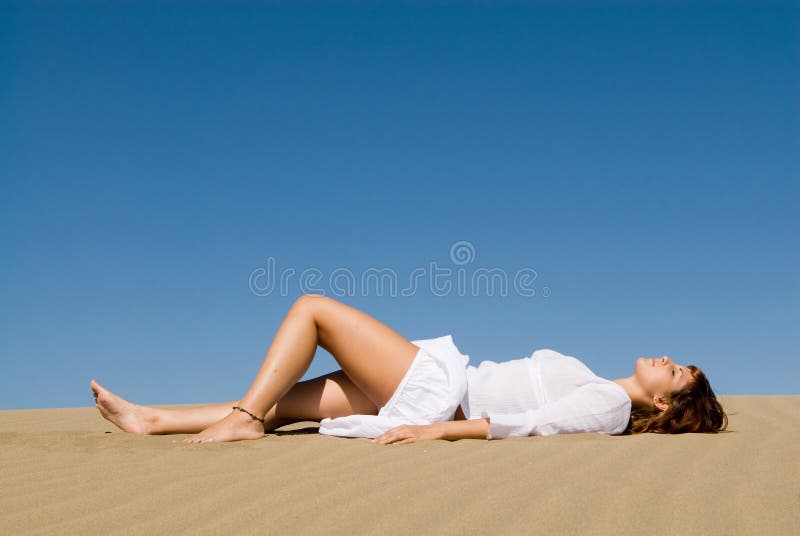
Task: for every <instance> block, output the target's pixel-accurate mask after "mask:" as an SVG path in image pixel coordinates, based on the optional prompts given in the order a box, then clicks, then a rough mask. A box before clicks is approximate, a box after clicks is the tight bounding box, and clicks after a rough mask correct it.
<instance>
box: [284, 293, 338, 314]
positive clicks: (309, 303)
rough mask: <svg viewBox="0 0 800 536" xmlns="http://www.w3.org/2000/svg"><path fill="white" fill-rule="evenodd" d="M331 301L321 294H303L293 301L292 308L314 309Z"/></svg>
mask: <svg viewBox="0 0 800 536" xmlns="http://www.w3.org/2000/svg"><path fill="white" fill-rule="evenodd" d="M329 301H331V298H328V297H327V296H323V295H321V294H303V295H301V296H300V297H298V298H297V299H296V300H295V301H294V305H293V306H292V307H293V308H296V309H304V310H310V311H315V310H317V309H319V307H320V306H321V305H322V304H324V303H326V302H329Z"/></svg>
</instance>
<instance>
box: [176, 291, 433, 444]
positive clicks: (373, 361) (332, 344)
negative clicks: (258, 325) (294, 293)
mask: <svg viewBox="0 0 800 536" xmlns="http://www.w3.org/2000/svg"><path fill="white" fill-rule="evenodd" d="M317 345H320V346H322V347H323V348H325V349H327V350H328V351H330V352H331V354H332V355H333V357H334V358H335V359H336V360H337V361H338V362H339V365H340V366H341V367H342V370H343V371H344V373H346V374H347V376H348V377H349V378H350V379H351V380H352V381H353V383H354V384H355V385H357V386H358V388H359V389H360V390H361V391H363V392H364V394H365V395H367V396H368V397H369V398H370V399H371V400H372V402H373V403H374V404H375V405H376V406H382V405H383V404H385V402H386V401H388V399H389V397H390V396H391V395H392V393H393V392H394V390H395V388H396V387H397V385H398V384H399V383H400V380H401V379H402V377H403V375H404V374H405V372H406V371H407V370H408V367H409V366H410V365H411V362H412V361H413V359H414V356H415V355H416V353H417V351H418V350H419V348H417V347H416V346H415V345H413V344H412V343H411V342H409V341H408V340H407V339H405V338H404V337H402V336H401V335H399V334H398V333H396V332H395V331H393V330H392V329H390V328H389V327H388V326H386V325H384V324H382V323H381V322H379V321H377V320H376V319H375V318H373V317H371V316H369V315H367V314H366V313H363V312H361V311H358V310H357V309H354V308H352V307H349V306H347V305H345V304H343V303H339V302H337V301H335V300H331V299H330V298H325V297H322V296H309V295H306V296H302V297H301V298H300V299H298V300H297V301H296V302H295V304H294V305H293V306H292V308H291V309H290V311H289V313H288V314H287V315H286V319H285V320H284V321H283V323H282V324H281V326H280V328H279V329H278V332H277V334H276V335H275V338H274V339H273V341H272V345H271V346H270V348H269V351H268V352H267V355H266V357H265V358H264V362H263V363H262V365H261V369H260V370H259V371H258V374H257V375H256V378H255V380H254V381H253V384H252V385H251V386H250V389H249V390H248V391H247V393H246V394H245V396H244V397H243V398H242V400H241V402H240V404H239V405H240V406H241V407H243V408H244V409H246V410H248V411H250V412H251V413H254V414H255V415H257V416H262V415H266V413H267V411H268V410H269V408H271V407H272V406H273V405H275V404H276V403H277V402H278V401H279V400H280V399H281V398H282V397H283V396H284V395H285V394H286V393H287V392H288V391H289V390H290V389H291V388H292V387H293V386H294V385H295V384H296V383H297V381H298V380H299V379H300V378H301V377H302V376H303V374H304V373H305V371H306V370H307V369H308V367H309V365H310V364H311V360H312V359H313V357H314V353H315V352H316V348H317ZM263 435H264V428H263V427H262V426H261V423H259V422H258V421H255V420H253V419H252V418H251V417H250V416H249V415H247V414H246V413H243V412H240V411H236V410H232V411H231V412H230V413H229V414H228V415H227V416H226V417H224V418H223V419H222V420H220V421H219V422H217V423H215V424H214V425H212V426H210V427H209V428H207V429H205V430H203V431H202V432H201V433H199V434H197V435H195V436H192V437H190V438H187V439H185V440H184V441H185V442H188V443H203V442H206V441H237V440H240V439H258V438H259V437H263Z"/></svg>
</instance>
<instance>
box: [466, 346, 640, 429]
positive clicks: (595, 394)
mask: <svg viewBox="0 0 800 536" xmlns="http://www.w3.org/2000/svg"><path fill="white" fill-rule="evenodd" d="M461 408H462V411H463V412H464V416H465V417H466V418H467V419H480V418H488V419H489V433H488V434H487V439H502V438H506V437H524V436H529V435H538V436H547V435H552V434H569V433H580V432H598V433H604V434H621V433H622V432H624V431H625V428H627V425H628V420H629V419H630V412H631V399H630V397H629V396H628V393H627V392H626V391H625V389H624V388H623V387H622V386H620V385H618V384H616V383H614V382H612V381H610V380H606V379H604V378H600V377H599V376H597V375H595V374H594V373H593V372H592V371H591V370H589V368H588V367H587V366H586V365H584V364H583V363H581V362H580V361H579V360H577V359H575V358H574V357H570V356H565V355H562V354H560V353H558V352H556V351H553V350H547V349H545V350H537V351H536V352H534V353H533V355H531V356H530V357H524V358H521V359H514V360H512V361H506V362H504V363H496V362H494V361H483V362H481V363H480V365H479V366H477V367H474V366H471V365H470V366H468V367H467V394H466V396H465V397H464V399H463V401H462V403H461Z"/></svg>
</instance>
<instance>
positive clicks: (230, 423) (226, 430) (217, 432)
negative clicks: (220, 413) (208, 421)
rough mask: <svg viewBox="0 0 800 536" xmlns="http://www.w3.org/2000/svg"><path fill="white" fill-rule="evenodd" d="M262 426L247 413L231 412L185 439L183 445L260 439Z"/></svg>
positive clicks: (262, 431) (262, 430) (262, 435)
mask: <svg viewBox="0 0 800 536" xmlns="http://www.w3.org/2000/svg"><path fill="white" fill-rule="evenodd" d="M264 435H265V434H264V426H263V425H262V424H261V423H260V422H258V421H256V420H253V418H252V417H250V416H249V415H248V414H247V413H244V412H241V411H239V410H233V411H232V412H231V413H230V414H229V415H228V416H226V417H223V418H222V419H220V420H219V421H217V422H216V423H214V424H212V425H211V426H209V427H208V428H206V429H205V430H203V431H202V432H200V433H199V434H195V435H193V436H191V437H187V438H186V439H184V440H183V442H184V443H211V442H220V443H221V442H225V441H239V440H242V439H261V438H263V437H264Z"/></svg>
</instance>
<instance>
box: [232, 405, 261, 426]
mask: <svg viewBox="0 0 800 536" xmlns="http://www.w3.org/2000/svg"><path fill="white" fill-rule="evenodd" d="M233 409H238V410H239V411H244V412H245V413H247V414H248V415H250V416H251V417H252V418H253V420H254V421H258V422H260V423H261V424H264V419H259V418H258V417H256V416H255V415H253V414H252V413H250V412H249V411H247V410H246V409H244V408H240V407H239V406H233Z"/></svg>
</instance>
